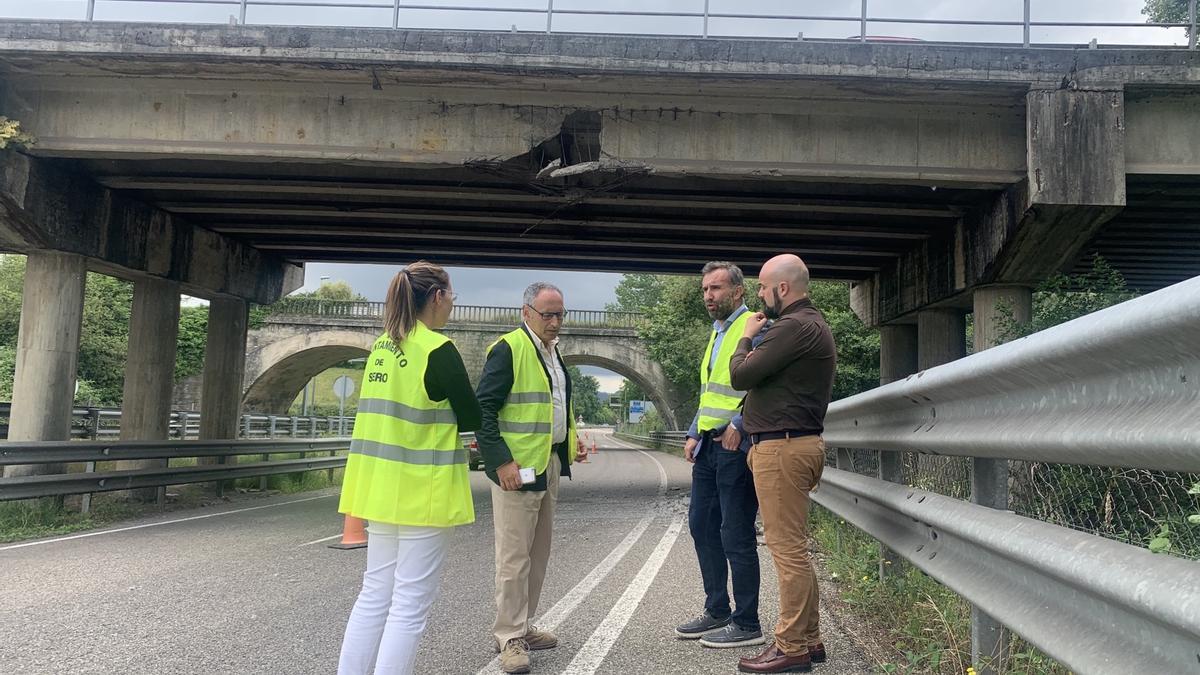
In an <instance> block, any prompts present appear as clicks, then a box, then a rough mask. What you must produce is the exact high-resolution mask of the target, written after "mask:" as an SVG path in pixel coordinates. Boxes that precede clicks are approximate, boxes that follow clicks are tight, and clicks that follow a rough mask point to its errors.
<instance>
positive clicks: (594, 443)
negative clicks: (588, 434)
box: [591, 441, 597, 455]
mask: <svg viewBox="0 0 1200 675" xmlns="http://www.w3.org/2000/svg"><path fill="white" fill-rule="evenodd" d="M596 452H597V450H596V441H592V453H591V454H593V455H594V454H596Z"/></svg>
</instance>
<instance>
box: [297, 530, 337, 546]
mask: <svg viewBox="0 0 1200 675" xmlns="http://www.w3.org/2000/svg"><path fill="white" fill-rule="evenodd" d="M340 536H342V535H341V534H340V533H339V534H335V535H333V536H332V537H324V538H322V539H313V540H312V541H306V542H304V543H303V544H300V546H297V547H296V548H300V547H301V546H312V545H313V544H319V543H321V542H323V541H329V540H330V539H337V538H338V537H340Z"/></svg>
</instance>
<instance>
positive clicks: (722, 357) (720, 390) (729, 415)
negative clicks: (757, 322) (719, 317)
mask: <svg viewBox="0 0 1200 675" xmlns="http://www.w3.org/2000/svg"><path fill="white" fill-rule="evenodd" d="M751 314H752V312H749V311H746V312H742V313H741V315H740V316H738V318H736V319H734V320H733V323H732V324H731V325H730V326H729V328H728V329H727V330H726V331H725V338H724V339H723V340H721V351H719V352H717V360H716V361H712V348H713V343H715V342H716V341H717V331H715V330H714V331H713V332H712V335H711V336H709V338H708V347H707V348H706V349H705V350H704V360H703V361H701V362H700V414H699V416H698V418H697V420H696V429H698V430H699V431H701V432H704V431H712V430H713V429H717V428H719V427H723V426H725V425H726V424H729V420H731V419H733V415H734V413H736V412H737V409H738V405H740V404H741V402H742V397H744V396H745V395H746V392H744V391H738V390H737V389H734V388H733V385H732V384H731V382H732V379H733V378H732V377H731V376H730V374H729V360H730V359H732V358H733V353H734V352H735V351H737V343H738V341H739V340H741V339H742V332H743V331H744V330H746V322H747V321H749V320H750V315H751ZM710 362H711V363H712V373H709V372H708V364H709V363H710Z"/></svg>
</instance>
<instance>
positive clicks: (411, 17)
mask: <svg viewBox="0 0 1200 675" xmlns="http://www.w3.org/2000/svg"><path fill="white" fill-rule="evenodd" d="M86 2H87V4H86V7H84V6H81V7H80V10H82V12H81V16H79V18H83V19H86V20H88V21H93V20H95V19H96V18H97V15H96V10H97V8H100V9H101V10H102V11H101V16H100V17H99V18H101V19H111V18H112V17H113V16H114V15H113V14H111V13H110V12H108V11H107V10H112V9H114V8H117V7H126V8H128V7H129V6H131V5H133V6H136V5H144V6H146V7H154V8H156V9H164V8H171V7H178V6H179V5H197V6H206V7H208V8H213V9H215V10H216V12H214V13H213V14H212V15H211V18H209V19H208V20H209V21H214V20H215V21H219V22H225V21H226V20H231V21H236V22H237V23H240V24H246V23H254V24H280V23H283V24H287V23H290V22H292V21H295V20H296V18H295V13H296V10H298V9H308V10H318V11H319V10H326V11H327V12H330V11H334V12H338V14H339V15H340V16H339V18H342V20H345V19H344V17H345V15H346V13H347V12H354V13H356V22H357V23H358V25H368V26H374V27H379V28H384V27H390V28H393V29H401V28H418V27H420V28H435V29H465V28H467V27H468V25H469V26H470V27H472V28H480V27H482V28H484V29H490V30H506V31H507V30H512V31H514V32H515V31H517V30H523V31H538V32H545V33H554V32H584V33H588V32H601V31H598V30H597V29H596V26H598V25H602V23H601V22H600V21H599V20H603V19H609V20H612V21H615V22H617V25H621V24H622V23H624V25H625V26H627V25H628V24H627V23H626V22H627V21H628V20H630V19H632V20H634V21H639V22H643V24H644V28H643V29H642V30H641V31H638V30H636V29H635V30H633V31H630V30H627V29H624V28H623V29H622V30H619V31H618V32H621V33H634V34H642V35H654V36H661V35H664V34H666V35H682V36H694V37H700V38H709V37H754V38H781V37H786V38H788V39H805V37H806V36H805V33H804V32H803V31H804V30H805V29H806V28H807V29H808V31H809V39H811V38H812V37H817V36H816V35H815V34H814V33H813V30H814V29H817V30H822V31H826V32H828V31H830V30H831V28H830V26H838V27H845V28H846V31H841V29H840V28H838V29H837V31H838V33H837V34H832V35H830V34H826V35H825V36H823V37H824V38H825V39H828V38H837V37H841V36H844V35H845V33H846V32H849V31H854V32H856V33H857V34H856V35H853V36H851V37H849V38H845V40H847V41H864V42H865V41H868V40H872V39H885V40H897V39H905V38H892V37H886V38H878V37H873V36H872V33H871V31H872V29H874V28H877V27H879V26H887V27H889V28H894V27H897V26H905V27H914V26H917V27H934V28H942V27H947V26H949V27H955V28H966V29H972V28H974V29H979V28H983V29H1001V30H1006V31H1012V32H1011V35H1012V36H1013V39H1012V40H1004V39H997V37H996V36H994V35H992V34H990V33H989V34H988V37H987V38H985V39H982V40H975V42H987V43H1005V42H1011V43H1013V44H1016V45H1022V46H1025V47H1030V46H1033V45H1034V43H1035V40H1034V36H1033V31H1034V30H1035V29H1037V30H1051V29H1062V28H1089V29H1097V28H1098V29H1130V28H1141V29H1155V28H1156V29H1163V28H1183V29H1185V30H1187V31H1188V36H1189V37H1188V48H1189V49H1195V48H1196V23H1197V18H1196V13H1197V12H1196V0H1189V2H1188V4H1187V13H1186V15H1185V16H1184V17H1182V18H1183V19H1184V20H1181V21H1175V22H1142V21H1071V20H1053V19H1035V18H1034V12H1035V10H1040V11H1039V16H1047V15H1051V16H1052V14H1051V13H1050V12H1049V11H1047V8H1051V9H1053V8H1054V3H1052V2H1044V3H1043V2H1040V1H1038V0H1023V2H1020V3H1018V2H1017V1H1016V0H1010V3H1011V4H1010V5H1009V6H1010V7H1011V9H1012V13H1013V18H1011V19H990V18H989V19H985V18H949V17H947V18H941V17H939V18H929V17H921V16H895V15H892V16H879V15H874V14H871V13H870V12H869V2H868V0H862V2H861V5H860V8H861V9H860V11H859V13H858V14H855V15H837V14H826V15H823V14H820V13H816V14H797V13H766V12H752V11H745V9H744V8H742V7H737V8H736V9H734V10H732V11H730V10H719V9H716V8H714V6H713V5H714V4H715V3H713V2H712V0H691V1H690V2H688V3H685V4H684V5H683V6H684V7H686V9H675V8H672V9H671V10H658V9H655V8H653V7H638V8H636V9H622V8H620V7H614V6H612V5H611V4H609V3H596V5H595V6H591V7H589V6H587V5H584V4H581V3H571V4H570V5H569V6H565V7H564V6H563V5H562V4H561V2H560V4H559V6H558V7H555V4H554V0H543V2H544V6H531V5H528V4H526V5H524V6H522V5H521V3H514V4H510V5H507V6H505V5H502V6H491V7H489V6H478V5H476V6H472V5H470V4H465V5H453V4H437V3H430V2H420V1H419V0H418V1H409V0H354V1H352V2H347V1H345V0H340V1H334V0H86ZM679 6H680V5H679V3H676V4H675V7H679ZM222 9H224V10H225V12H226V13H227V14H228V12H236V16H235V15H233V14H228V15H227V16H222V15H219V14H217V12H221V11H222ZM1018 11H1019V12H1020V15H1019V18H1018V17H1017V16H1016V14H1017V12H1018ZM194 14H195V13H194V12H193V15H194ZM330 16H331V19H332V17H333V15H330ZM441 17H451V20H450V21H448V22H447V21H440V22H439V21H437V19H438V18H441ZM35 18H47V17H36V15H35ZM163 18H167V17H165V16H164V17H163ZM481 19H482V20H481ZM556 19H558V21H559V22H558V23H557V24H556V23H555V20H556ZM174 20H176V21H178V18H177V17H174ZM563 20H567V21H568V25H566V26H564V25H563V23H562V22H563ZM431 23H432V24H433V25H430V24H431ZM1018 29H1019V30H1020V38H1021V39H1020V40H1017V39H1016V37H1017V30H1018ZM819 39H820V38H819ZM907 39H910V40H911V39H912V38H907ZM1085 41H1086V39H1085ZM959 42H971V40H960V41H959ZM1042 42H1044V40H1042ZM1057 42H1062V41H1061V40H1059V41H1057Z"/></svg>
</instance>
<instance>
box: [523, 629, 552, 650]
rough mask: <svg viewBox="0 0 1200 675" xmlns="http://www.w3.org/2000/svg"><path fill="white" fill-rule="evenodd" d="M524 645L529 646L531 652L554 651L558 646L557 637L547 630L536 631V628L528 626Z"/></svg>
mask: <svg viewBox="0 0 1200 675" xmlns="http://www.w3.org/2000/svg"><path fill="white" fill-rule="evenodd" d="M525 644H527V645H529V649H530V650H531V651H537V650H539V649H554V648H555V647H557V646H558V636H556V635H555V634H554V633H551V632H550V631H548V630H538V629H537V626H530V627H529V632H528V633H526V634H525Z"/></svg>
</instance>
